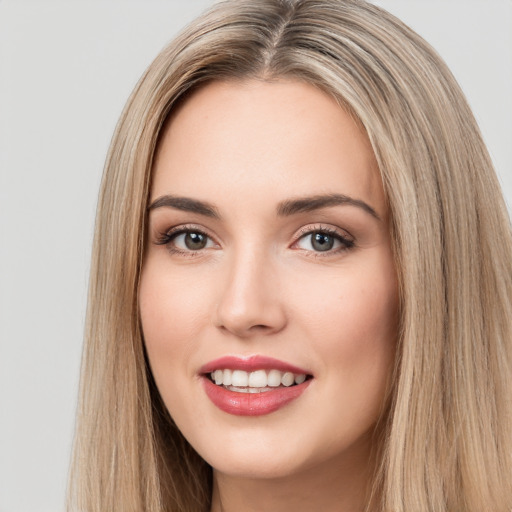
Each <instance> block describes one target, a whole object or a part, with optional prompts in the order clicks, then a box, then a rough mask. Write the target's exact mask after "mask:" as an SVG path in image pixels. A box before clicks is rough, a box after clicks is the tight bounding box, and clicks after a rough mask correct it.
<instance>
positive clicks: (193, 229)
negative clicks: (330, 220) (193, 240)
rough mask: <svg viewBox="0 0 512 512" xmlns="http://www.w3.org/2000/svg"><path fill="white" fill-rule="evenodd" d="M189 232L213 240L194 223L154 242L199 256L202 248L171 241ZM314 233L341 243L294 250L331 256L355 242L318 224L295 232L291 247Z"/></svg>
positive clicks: (165, 233)
mask: <svg viewBox="0 0 512 512" xmlns="http://www.w3.org/2000/svg"><path fill="white" fill-rule="evenodd" d="M190 233H194V234H198V235H202V236H204V237H206V238H207V239H209V240H211V241H214V240H213V238H212V237H211V236H210V235H209V234H208V233H206V232H205V231H204V230H203V229H201V228H198V227H197V226H194V225H184V226H179V227H176V228H172V229H170V230H168V231H166V232H164V233H159V234H158V237H157V239H156V240H155V244H156V245H165V246H167V249H168V250H169V252H170V253H171V254H178V255H181V256H185V257H190V258H193V257H197V256H200V255H201V252H202V251H203V250H204V249H198V250H193V249H189V250H183V249H178V248H177V247H176V246H175V245H174V244H173V243H172V242H173V240H175V239H176V238H177V237H178V236H180V235H183V234H190ZM314 234H321V235H326V236H329V237H332V238H334V239H335V240H337V241H338V242H340V244H341V245H340V247H338V248H337V249H334V250H331V249H329V250H326V251H325V254H324V253H323V251H314V250H308V249H300V248H297V249H296V250H302V251H304V253H306V254H307V255H308V257H313V258H325V257H329V256H332V255H334V254H338V253H340V252H344V251H347V250H350V249H352V248H353V247H354V246H355V242H354V240H353V239H352V238H351V237H349V236H345V235H342V234H341V233H340V232H339V231H338V230H336V229H333V228H328V227H325V226H321V225H318V226H314V227H304V228H302V229H301V230H300V231H299V232H298V233H297V235H296V237H295V241H294V242H293V244H292V246H291V247H292V248H293V247H294V246H296V245H297V244H298V243H299V242H300V241H301V240H302V239H304V238H305V237H307V236H308V235H314ZM214 243H216V242H215V241H214Z"/></svg>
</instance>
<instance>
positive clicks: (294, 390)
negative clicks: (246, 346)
mask: <svg viewBox="0 0 512 512" xmlns="http://www.w3.org/2000/svg"><path fill="white" fill-rule="evenodd" d="M200 373H201V377H202V381H203V387H204V391H205V393H206V395H207V396H208V398H209V399H210V400H211V402H212V403H213V404H214V405H215V406H217V407H218V408H219V409H221V410H222V411H224V412H227V413H228V414H233V415H236V416H259V415H264V414H270V413H272V412H274V411H277V410H278V409H281V408H282V407H284V406H285V405H288V404H289V403H290V402H292V401H294V400H296V399H297V398H299V397H300V396H301V395H302V393H303V392H304V391H305V390H306V389H307V387H308V386H309V384H310V383H311V381H312V380H313V376H312V375H311V374H310V373H308V372H307V371H306V370H304V369H302V368H298V367H296V366H293V365H290V364H288V363H285V362H283V361H279V360H277V359H273V358H269V357H265V356H252V357H249V358H244V357H235V356H226V357H222V358H220V359H217V360H215V361H212V362H210V363H209V364H207V365H205V366H203V367H202V368H201V371H200Z"/></svg>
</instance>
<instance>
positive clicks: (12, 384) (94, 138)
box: [0, 0, 512, 512]
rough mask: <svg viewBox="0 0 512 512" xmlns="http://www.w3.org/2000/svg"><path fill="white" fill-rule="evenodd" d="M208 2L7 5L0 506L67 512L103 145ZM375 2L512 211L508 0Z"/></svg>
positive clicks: (0, 241) (0, 34) (20, 0)
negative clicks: (455, 91) (474, 145)
mask: <svg viewBox="0 0 512 512" xmlns="http://www.w3.org/2000/svg"><path fill="white" fill-rule="evenodd" d="M255 1H257V0H255ZM210 3H211V2H210V1H209V0H195V1H191V0H187V1H176V0H174V1H171V0H167V1H165V2H164V1H156V0H145V1H142V0H138V1H130V0H124V1H114V0H110V1H103V2H100V1H88V2H85V1H78V0H67V1H49V0H46V1H45V0H39V1H28V0H11V1H9V0H3V1H1V0H0V171H1V175H0V179H1V181H0V207H1V212H0V219H1V224H0V229H1V231H0V269H1V270H0V272H1V273H0V279H1V281H0V294H1V295H0V301H1V302H0V312H1V313H0V314H1V320H0V512H32V511H34V512H50V511H51V512H56V511H57V512H58V511H62V510H63V509H64V506H63V496H64V489H65V481H66V474H67V468H68V461H69V453H70V447H71V440H72V432H73V423H74V410H75V405H76V393H77V384H78V372H79V362H80V352H81V338H82V331H83V323H84V313H85V305H86V290H87V275H88V265H89V256H90V245H91V240H92V233H93V221H94V210H95V204H96V194H97V189H98V186H99V182H100V176H101V172H102V167H103V162H104V158H105V154H106V151H107V147H108V144H109V141H110V137H111V135H112V132H113V129H114V126H115V124H116V121H117V118H118V116H119V114H120V111H121V109H122V107H123V104H124V102H125V101H126V99H127V97H128V95H129V93H130V91H131V89H132V88H133V86H134V85H135V83H136V81H137V79H138V78H139V76H140V75H141V73H142V72H143V70H144V69H145V67H146V66H147V65H148V64H149V62H150V61H151V60H152V58H153V57H154V56H155V55H156V54H157V52H158V51H159V50H160V49H161V48H162V46H164V44H165V43H166V42H168V41H169V40H170V39H171V38H172V37H173V35H174V34H176V32H177V31H178V30H179V29H180V28H181V27H182V26H183V25H184V23H186V22H187V21H189V20H191V19H192V18H193V17H194V16H195V15H196V14H198V13H199V12H200V11H201V10H202V9H203V8H204V7H206V6H207V5H209V4H210ZM376 3H378V4H379V5H382V6H383V7H385V8H387V9H388V10H390V11H391V12H393V13H395V14H397V15H398V16H399V17H401V18H402V19H403V20H404V21H406V22H407V23H409V24H410V25H411V26H412V27H413V28H414V29H415V30H417V31H418V32H419V33H420V34H421V35H423V36H424V37H425V38H426V39H427V40H428V41H429V42H431V43H432V44H433V46H434V47H435V48H437V50H438V51H439V52H440V53H441V55H442V56H443V57H444V58H445V60H446V61H447V62H448V64H449V66H450V67H451V68H452V70H453V71H454V73H455V75H456V77H457V78H458V79H459V81H460V83H461V84H462V87H463V89H464V91H465V92H466V94H467V96H468V98H469V101H470V103H471V105H472V107H473V109H474V111H475V114H476V117H477V118H478V120H479V123H480V126H481V129H482V132H483V134H484V138H485V140H486V142H487V143H488V146H489V148H490V151H491V154H492V156H493V159H494V162H495V165H496V168H497V171H498V173H499V175H500V179H501V181H502V184H503V187H504V191H505V195H506V197H507V201H508V204H509V205H510V204H512V92H511V91H512V0H378V1H376Z"/></svg>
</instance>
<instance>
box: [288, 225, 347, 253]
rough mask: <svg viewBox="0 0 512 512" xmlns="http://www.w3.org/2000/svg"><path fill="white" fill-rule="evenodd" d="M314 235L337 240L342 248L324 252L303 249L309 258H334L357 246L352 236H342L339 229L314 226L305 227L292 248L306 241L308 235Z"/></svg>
mask: <svg viewBox="0 0 512 512" xmlns="http://www.w3.org/2000/svg"><path fill="white" fill-rule="evenodd" d="M314 234H321V235H326V236H329V237H332V238H334V239H335V240H337V241H338V242H340V247H338V248H337V249H329V250H327V251H324V252H323V251H314V250H307V249H302V250H303V251H304V252H305V253H306V254H307V256H308V257H312V258H328V257H329V256H333V255H335V254H339V253H341V252H344V251H348V250H350V249H352V248H353V247H354V246H355V241H354V239H353V238H352V237H351V236H350V235H348V236H346V235H342V234H341V233H340V231H339V230H337V229H334V228H329V227H326V226H322V225H318V226H314V227H310V226H307V227H304V228H302V229H301V230H299V232H298V233H297V236H296V239H295V242H293V244H292V247H293V246H295V245H297V244H298V243H299V242H300V241H301V240H302V239H304V238H305V237H307V236H308V235H314ZM297 250H301V249H297Z"/></svg>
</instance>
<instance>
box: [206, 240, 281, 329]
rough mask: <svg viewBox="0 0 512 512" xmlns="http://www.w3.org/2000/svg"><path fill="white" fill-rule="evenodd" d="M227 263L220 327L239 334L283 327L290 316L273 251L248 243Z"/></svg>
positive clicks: (221, 301) (222, 293) (218, 312)
mask: <svg viewBox="0 0 512 512" xmlns="http://www.w3.org/2000/svg"><path fill="white" fill-rule="evenodd" d="M226 266H227V269H226V278H225V282H224V283H223V287H222V290H221V292H220V297H219V304H218V310H217V322H216V323H217V325H218V327H220V328H222V329H225V330H227V331H229V332H231V333H233V334H235V335H237V336H239V337H248V336H250V335H252V334H255V333H265V334H269V333H273V332H277V331H279V330H281V329H282V328H283V327H284V325H285V323H286V318H285V312H284V308H283V304H282V303H281V300H280V297H279V292H278V289H277V286H276V285H277V282H276V281H277V279H276V272H275V263H274V261H273V258H272V257H271V256H270V254H269V252H268V251H265V250H263V249H261V248H259V247H255V246H254V245H246V246H244V247H243V248H241V249H240V250H234V251H233V253H232V254H231V257H230V258H229V259H228V261H227V262H226Z"/></svg>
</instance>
